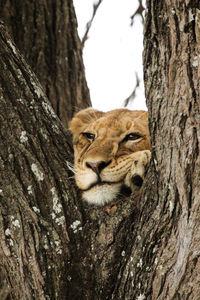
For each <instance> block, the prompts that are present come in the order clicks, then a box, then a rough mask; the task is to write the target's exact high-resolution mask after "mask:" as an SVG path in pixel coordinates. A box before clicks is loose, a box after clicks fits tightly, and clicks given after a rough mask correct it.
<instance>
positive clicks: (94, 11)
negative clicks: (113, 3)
mask: <svg viewBox="0 0 200 300" xmlns="http://www.w3.org/2000/svg"><path fill="white" fill-rule="evenodd" d="M102 2H103V0H99V1H98V2H97V3H96V4H94V5H93V13H92V18H91V20H90V21H89V22H88V23H87V24H86V31H85V34H84V36H83V38H82V41H81V45H82V49H83V48H84V46H85V42H86V41H87V39H88V33H89V31H90V29H91V26H92V22H93V20H94V17H95V15H96V13H97V10H98V8H99V6H100V4H101V3H102Z"/></svg>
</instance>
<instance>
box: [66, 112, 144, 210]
mask: <svg viewBox="0 0 200 300" xmlns="http://www.w3.org/2000/svg"><path fill="white" fill-rule="evenodd" d="M70 130H71V131H72V133H73V145H74V166H75V180H76V184H77V186H78V187H79V188H80V189H81V190H82V191H83V193H82V196H83V199H84V200H86V201H87V202H89V203H93V204H96V205H103V204H105V203H108V202H110V201H112V200H114V198H116V196H117V195H118V194H119V193H120V191H121V188H122V186H123V185H124V184H126V181H127V180H125V179H126V178H127V174H128V173H129V171H130V169H131V168H132V165H133V160H135V161H136V158H135V157H136V156H135V154H136V153H140V152H141V151H143V150H146V149H150V141H149V131H148V113H147V112H146V111H130V110H128V109H117V110H112V111H109V112H106V113H104V112H100V111H97V110H94V109H92V108H88V109H85V110H82V111H80V112H79V113H77V114H76V115H75V116H74V118H73V119H72V121H71V122H70ZM139 159H140V158H139ZM130 186H131V185H130Z"/></svg>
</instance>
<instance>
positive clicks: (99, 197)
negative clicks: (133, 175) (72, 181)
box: [82, 183, 121, 206]
mask: <svg viewBox="0 0 200 300" xmlns="http://www.w3.org/2000/svg"><path fill="white" fill-rule="evenodd" d="M120 190H121V184H120V183H112V184H110V183H104V184H96V185H95V186H93V187H92V188H90V189H89V190H87V191H84V192H83V193H82V197H83V200H85V201H87V202H88V203H89V204H94V205H98V206H102V205H105V204H107V203H109V202H111V201H113V200H114V199H115V198H116V197H117V196H118V195H119V194H120Z"/></svg>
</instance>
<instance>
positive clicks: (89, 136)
mask: <svg viewBox="0 0 200 300" xmlns="http://www.w3.org/2000/svg"><path fill="white" fill-rule="evenodd" d="M82 135H83V136H84V137H85V138H86V139H88V140H92V141H94V138H95V135H94V134H93V133H90V132H82Z"/></svg>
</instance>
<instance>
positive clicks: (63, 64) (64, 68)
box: [0, 0, 91, 127]
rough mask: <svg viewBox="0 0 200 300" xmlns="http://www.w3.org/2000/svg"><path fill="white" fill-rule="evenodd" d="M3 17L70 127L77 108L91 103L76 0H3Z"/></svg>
mask: <svg viewBox="0 0 200 300" xmlns="http://www.w3.org/2000/svg"><path fill="white" fill-rule="evenodd" d="M0 19H2V20H3V21H4V22H5V24H6V25H7V26H8V27H9V30H10V33H11V34H12V36H13V38H14V41H15V43H16V45H17V47H18V49H19V50H20V52H21V53H22V54H23V55H24V57H25V58H26V61H27V62H28V64H29V65H30V66H31V68H32V70H33V71H34V72H35V73H36V75H37V76H38V78H39V81H40V83H41V84H42V87H43V89H44V91H45V92H46V95H47V97H48V98H49V100H50V102H51V104H52V106H53V108H54V110H55V112H56V113H57V115H58V116H59V118H60V119H61V120H62V122H63V124H64V125H65V126H66V127H67V125H68V121H69V120H70V119H71V118H72V116H73V114H74V112H75V111H77V110H80V109H82V108H85V107H88V106H90V105H91V102H90V97H89V91H88V88H87V84H86V80H85V74H84V66H83V61H82V50H81V43H80V40H79V37H78V34H77V21H76V17H75V13H74V7H73V2H72V1H71V0H69V1H61V0H51V1H47V2H46V1H42V0H39V1H38V0H37V1H36V0H34V1H31V2H30V1H24V0H18V1H9V0H5V1H4V0H0Z"/></svg>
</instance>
